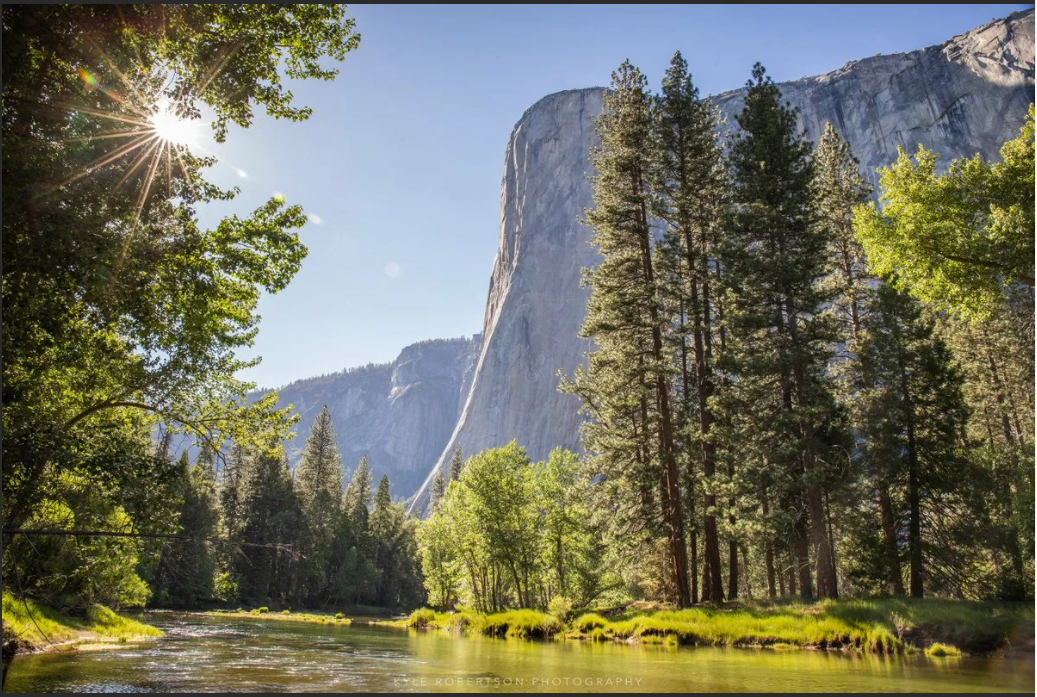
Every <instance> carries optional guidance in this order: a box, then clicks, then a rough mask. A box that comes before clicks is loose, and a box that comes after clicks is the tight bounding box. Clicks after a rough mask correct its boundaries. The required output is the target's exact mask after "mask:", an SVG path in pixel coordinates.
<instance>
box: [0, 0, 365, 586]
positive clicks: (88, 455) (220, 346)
mask: <svg viewBox="0 0 1037 697" xmlns="http://www.w3.org/2000/svg"><path fill="white" fill-rule="evenodd" d="M358 40H359V37H358V36H357V35H356V34H355V32H354V24H353V21H352V20H351V19H347V18H346V17H345V10H344V7H343V6H341V5H307V6H297V7H291V6H266V7H260V6H244V5H208V6H203V5H172V6H167V7H159V6H151V5H122V6H119V7H114V6H108V7H104V6H84V5H60V6H59V5H53V6H28V5H26V6H14V5H5V6H4V8H3V42H2V43H3V65H4V84H3V150H4V158H3V178H4V180H5V181H7V182H15V181H17V182H18V184H17V186H11V187H5V190H4V198H3V208H4V217H3V237H4V240H5V242H7V244H5V245H4V248H3V297H2V304H3V307H4V312H3V320H2V323H3V326H2V336H3V346H2V355H3V375H4V388H3V454H4V468H3V523H4V527H5V528H20V527H24V526H42V525H48V526H53V525H56V526H58V527H68V526H71V525H72V523H71V522H70V521H72V520H74V524H75V526H76V527H77V528H79V529H84V530H89V529H96V530H116V531H121V530H131V529H132V530H140V531H145V532H173V531H174V530H175V524H176V520H177V512H178V508H179V506H180V499H181V495H180V493H179V492H176V493H174V492H172V491H171V490H170V488H169V487H170V486H171V485H172V481H173V480H175V479H176V478H177V472H176V469H175V468H174V467H172V463H169V462H168V459H167V458H166V455H165V453H163V452H158V453H156V452H155V450H154V448H153V447H152V444H151V442H150V441H151V436H152V434H153V432H154V430H155V428H156V425H157V424H159V423H161V424H165V425H166V426H167V427H168V428H169V429H172V430H179V431H182V432H186V433H189V434H191V435H192V436H193V437H194V438H196V439H197V440H202V441H206V442H209V443H211V444H213V446H214V448H216V449H217V450H218V449H219V448H220V447H221V446H222V444H223V443H224V442H225V441H226V440H227V439H232V440H234V441H235V442H237V443H241V444H256V443H262V444H265V443H268V442H269V439H270V438H283V437H284V436H285V435H287V434H288V432H289V429H290V426H291V423H292V419H291V418H290V417H289V413H290V410H287V409H285V410H277V409H276V408H275V405H276V399H277V397H276V395H268V396H266V397H264V398H263V399H260V400H258V401H253V402H250V401H248V399H247V397H246V395H247V393H248V391H249V390H250V389H251V387H252V385H251V384H249V383H246V382H243V381H241V380H239V379H237V378H236V377H235V376H236V374H238V372H239V371H240V370H242V369H244V368H247V367H249V366H251V365H254V364H255V360H242V359H240V358H238V357H237V352H238V351H239V350H240V349H242V348H247V347H249V346H251V345H252V342H253V340H254V337H255V334H256V331H257V328H258V319H259V318H258V315H257V314H256V306H257V303H258V301H259V298H260V296H261V295H262V294H263V293H275V292H278V291H280V290H282V289H284V288H285V286H286V285H287V284H288V282H289V281H290V280H291V278H292V277H293V276H294V274H295V273H296V272H297V271H298V269H299V266H300V264H301V262H302V259H303V258H304V257H305V255H306V248H305V246H304V245H303V244H302V243H301V242H300V240H299V237H298V234H297V230H298V228H300V227H301V226H302V225H303V224H304V223H305V221H306V217H305V215H304V214H303V212H302V209H301V208H300V207H298V206H291V205H286V204H285V203H284V201H283V199H280V198H275V199H271V200H270V201H268V202H267V203H265V204H263V205H261V206H260V207H258V208H257V209H256V210H255V211H254V212H252V213H251V214H250V215H248V216H245V217H241V216H236V215H232V216H229V217H227V218H225V219H224V220H222V221H221V222H220V223H219V224H218V225H216V226H215V228H213V229H210V230H205V229H202V228H201V227H199V225H198V222H197V218H196V211H197V208H198V206H199V205H201V204H204V203H206V202H210V201H216V200H227V199H230V198H232V197H233V196H234V194H235V193H236V191H221V190H220V189H219V188H217V187H215V186H213V185H211V184H209V183H207V182H206V181H205V179H204V173H205V170H206V168H207V167H209V166H211V165H213V164H215V159H213V158H209V157H199V156H196V155H194V154H192V153H191V152H189V151H188V150H187V149H186V148H183V147H166V146H165V145H164V144H162V143H161V142H160V141H159V140H157V139H156V138H155V137H154V134H153V133H152V132H151V131H152V130H153V126H152V124H151V123H150V122H149V117H150V115H151V114H153V113H155V111H156V110H157V109H158V108H159V105H160V104H161V103H163V102H168V104H169V108H170V109H171V110H172V111H174V112H175V113H176V114H178V115H179V116H182V117H185V118H192V119H197V118H198V117H199V113H200V107H201V106H205V107H207V108H208V109H209V110H211V112H212V113H213V114H214V115H215V121H214V124H213V126H214V130H215V133H216V136H217V138H218V139H220V140H222V139H223V138H224V136H225V135H226V132H227V126H228V124H230V123H235V124H237V125H239V126H242V127H247V126H248V125H249V124H250V122H251V119H252V116H253V109H254V108H256V107H260V108H263V109H265V110H266V112H267V113H269V114H271V115H273V116H275V117H283V118H290V119H294V120H300V119H304V118H306V117H307V116H308V115H309V113H310V112H309V109H308V108H306V107H302V106H298V105H296V104H294V102H293V97H292V94H291V92H290V91H289V90H288V89H286V87H285V86H284V85H283V84H282V82H281V76H282V75H287V76H289V77H292V78H296V79H307V78H315V79H325V80H326V79H330V78H332V77H333V76H334V74H335V71H334V70H330V69H329V68H327V67H325V66H324V65H323V62H324V60H325V59H326V58H331V59H335V60H340V59H342V58H344V56H345V54H346V53H347V52H348V51H350V50H352V49H354V48H355V47H356V46H357V42H358ZM120 133H121V134H123V135H118V134H120ZM127 133H129V134H128V135H127ZM140 133H143V135H139V134H140ZM113 135H117V136H118V137H119V138H121V140H119V139H113ZM138 136H139V137H138ZM160 145H161V147H160ZM189 505H193V502H192V503H191V504H189ZM54 516H58V518H54ZM114 539H116V538H111V539H109V540H104V541H96V540H93V539H90V538H85V539H83V540H80V539H78V538H76V539H75V542H72V543H69V544H68V545H65V544H64V542H62V543H61V545H58V544H57V543H53V542H44V544H43V546H44V547H45V548H46V551H45V553H43V555H42V556H43V557H45V559H36V558H32V555H33V554H34V553H32V552H31V550H30V552H28V553H23V552H22V551H21V550H20V549H19V547H24V546H25V543H24V542H21V541H15V542H10V541H9V540H5V543H6V542H9V544H5V546H4V572H5V577H6V576H7V574H8V572H11V571H14V570H15V569H14V567H15V566H23V565H24V566H25V568H21V569H18V572H19V573H21V574H23V575H24V576H26V580H27V582H29V583H31V584H33V586H34V587H36V588H39V589H40V592H41V593H44V592H45V594H46V595H47V596H51V595H54V594H57V595H60V596H61V597H62V602H63V603H69V602H78V603H81V604H89V603H92V602H94V601H95V600H98V599H100V600H104V601H105V602H107V601H110V602H113V603H116V604H119V603H140V602H143V600H144V598H146V597H147V589H146V588H145V587H144V586H143V583H142V582H141V581H140V579H139V578H138V577H137V576H136V575H135V574H134V573H133V567H134V565H135V563H136V558H137V555H138V554H142V553H147V554H148V556H151V555H153V554H156V553H157V551H158V549H157V546H156V545H153V544H150V543H149V544H148V545H144V546H143V547H142V546H141V545H140V543H139V542H138V541H135V540H119V541H112V540H114ZM62 546H63V547H65V548H67V549H68V550H70V551H67V552H66V551H63V550H62V549H61V547H62ZM192 556H197V555H194V554H193V553H192ZM95 560H96V561H95ZM150 563H151V562H150V561H149V564H150ZM194 572H199V573H200V570H199V569H194V570H193V571H192V573H194ZM47 575H50V576H51V579H50V580H46V578H45V576H47ZM44 586H46V587H47V590H46V591H44V590H43V587H44ZM194 592H201V593H203V594H204V593H205V589H204V588H203V589H201V590H198V591H191V593H194ZM77 594H79V595H77Z"/></svg>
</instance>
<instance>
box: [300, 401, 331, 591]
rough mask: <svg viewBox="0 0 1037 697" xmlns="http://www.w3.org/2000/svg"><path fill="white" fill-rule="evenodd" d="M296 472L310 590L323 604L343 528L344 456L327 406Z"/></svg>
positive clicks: (314, 425)
mask: <svg viewBox="0 0 1037 697" xmlns="http://www.w3.org/2000/svg"><path fill="white" fill-rule="evenodd" d="M296 473H297V476H296V480H295V489H296V491H297V492H298V495H299V502H300V504H301V506H302V512H303V516H304V517H305V520H306V538H305V545H304V546H305V556H306V558H307V564H306V569H307V572H308V573H307V574H306V575H307V590H306V592H307V594H308V596H309V598H310V599H311V601H313V602H315V603H317V604H322V603H323V602H325V601H326V600H327V597H328V593H330V592H331V585H332V579H333V578H334V574H335V570H334V568H333V566H334V561H335V560H334V558H333V557H334V556H335V551H336V537H337V536H338V535H339V534H341V532H342V530H341V529H340V527H341V514H342V459H341V457H340V456H339V451H338V442H337V439H336V437H335V427H334V424H333V423H332V420H331V414H330V413H329V412H328V408H327V406H325V407H324V408H323V409H321V411H320V413H319V414H318V415H317V418H316V419H315V420H314V422H313V426H312V428H311V429H310V435H309V438H307V440H306V447H305V449H304V450H303V454H302V459H301V460H300V461H299V465H298V468H297V470H296Z"/></svg>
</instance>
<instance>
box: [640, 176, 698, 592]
mask: <svg viewBox="0 0 1037 697" xmlns="http://www.w3.org/2000/svg"><path fill="white" fill-rule="evenodd" d="M632 183H633V185H634V194H635V195H641V192H642V191H643V190H644V186H643V182H642V181H641V174H640V173H637V174H636V175H635V177H634V178H633V180H632ZM640 207H641V209H640V220H639V222H640V223H641V234H640V243H641V264H642V268H643V269H644V276H645V288H646V293H647V294H648V297H647V304H648V315H649V319H650V321H651V325H652V356H653V358H655V360H656V362H657V363H659V364H661V363H662V360H663V342H662V329H661V328H660V326H659V307H658V298H657V295H656V288H655V273H654V271H653V269H652V250H651V244H650V238H649V236H650V230H649V227H648V210H647V208H646V205H645V201H644V198H643V197H641V203H640ZM655 388H656V401H657V405H658V408H659V458H660V459H661V460H662V464H663V472H664V475H665V477H666V496H667V500H666V501H665V503H664V511H663V513H664V516H665V519H666V521H667V523H668V524H669V529H670V556H671V563H672V566H673V581H674V585H675V586H676V589H677V602H678V606H679V607H687V606H688V602H689V595H690V593H689V590H688V589H689V584H688V557H687V552H686V545H687V543H686V540H685V537H684V511H683V510H682V509H681V490H680V477H679V476H678V472H677V461H676V457H675V453H674V447H673V415H672V413H671V411H670V386H669V384H667V381H666V376H665V375H663V374H662V373H659V374H657V375H656V379H655Z"/></svg>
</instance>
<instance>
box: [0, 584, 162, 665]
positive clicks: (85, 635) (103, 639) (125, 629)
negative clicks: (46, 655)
mask: <svg viewBox="0 0 1037 697" xmlns="http://www.w3.org/2000/svg"><path fill="white" fill-rule="evenodd" d="M158 636H162V632H161V631H160V630H158V629H156V628H155V627H152V626H150V625H147V624H144V623H143V622H138V621H137V620H134V619H131V618H129V617H125V616H123V615H120V614H118V613H116V612H113V611H112V610H109V609H108V608H106V607H104V606H102V605H94V606H92V607H90V608H88V609H87V611H86V614H85V616H84V617H74V616H71V615H68V614H65V613H62V612H59V611H57V610H55V609H54V608H52V607H48V606H46V605H44V604H42V603H37V602H35V601H33V600H29V599H24V600H23V599H21V598H16V597H14V596H13V595H11V594H10V593H4V594H3V641H4V654H5V656H6V655H7V654H8V652H9V651H10V652H11V653H15V652H16V653H37V652H41V651H54V650H67V649H74V648H80V649H82V648H101V647H104V646H109V645H115V644H125V643H126V642H128V641H136V640H140V639H147V638H150V637H158ZM9 647H10V648H9Z"/></svg>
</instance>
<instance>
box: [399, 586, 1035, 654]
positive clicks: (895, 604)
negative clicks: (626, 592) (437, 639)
mask: <svg viewBox="0 0 1037 697" xmlns="http://www.w3.org/2000/svg"><path fill="white" fill-rule="evenodd" d="M1033 622H1034V610H1033V605H1026V604H1022V603H1018V604H1017V603H978V602H965V601H956V600H908V599H882V600H840V601H824V602H820V603H797V602H788V603H784V602H782V603H764V602H760V603H752V602H750V603H741V604H738V605H728V606H724V607H719V608H714V607H710V606H703V607H696V608H690V609H686V610H666V609H644V608H636V609H635V608H631V609H628V610H626V611H621V612H616V613H611V614H609V616H607V617H606V616H603V615H602V614H597V613H584V614H580V615H579V616H577V617H576V618H575V619H574V620H573V621H572V622H571V623H569V625H568V626H566V625H563V624H562V623H561V622H560V621H559V620H558V619H557V618H555V617H553V616H551V615H547V614H544V613H540V612H536V611H534V610H513V611H509V612H502V613H496V614H491V615H483V614H479V613H473V612H467V611H465V612H456V613H439V612H434V611H433V610H429V609H427V608H423V609H421V610H416V611H415V612H414V613H412V614H411V616H410V619H409V620H407V621H406V623H397V626H400V625H401V624H402V625H403V626H407V627H411V628H417V629H422V628H425V629H440V630H445V631H451V632H455V633H458V634H463V633H473V634H484V635H488V636H517V637H524V638H548V637H551V636H555V635H561V636H564V637H565V638H569V639H585V640H592V641H624V642H631V643H634V642H637V643H643V644H665V645H667V646H673V645H676V644H678V643H679V644H684V645H695V646H757V647H769V648H774V649H788V648H823V649H853V650H862V651H872V652H877V653H906V652H911V651H917V650H926V651H927V652H928V653H929V655H934V656H941V655H942V656H949V655H960V653H961V651H962V650H964V651H968V652H969V653H989V652H990V651H993V650H994V649H996V648H997V647H998V646H1000V645H1001V644H1002V643H1003V642H1004V641H1005V639H1006V638H1007V637H1008V635H1009V634H1011V633H1012V632H1013V630H1015V629H1016V627H1020V626H1024V625H1027V624H1028V625H1030V626H1032V625H1033ZM927 647H928V648H927Z"/></svg>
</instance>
